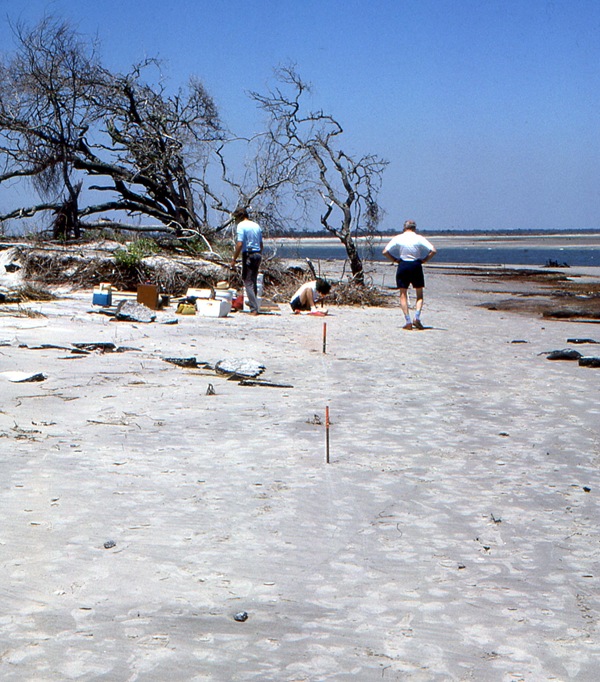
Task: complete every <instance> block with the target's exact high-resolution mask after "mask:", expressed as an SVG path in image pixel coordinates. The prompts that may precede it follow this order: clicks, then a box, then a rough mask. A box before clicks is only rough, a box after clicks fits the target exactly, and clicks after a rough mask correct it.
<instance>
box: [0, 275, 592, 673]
mask: <svg viewBox="0 0 600 682" xmlns="http://www.w3.org/2000/svg"><path fill="white" fill-rule="evenodd" d="M592 274H593V273H592ZM373 276H374V278H375V279H376V280H377V281H378V282H381V281H383V283H384V284H386V283H387V284H389V283H391V281H392V269H391V268H386V266H384V265H382V266H378V270H377V272H375V273H374V275H373ZM384 278H385V279H384ZM426 278H427V289H426V306H425V309H424V314H423V322H424V324H425V326H426V327H427V329H426V330H425V331H422V332H421V331H412V332H405V331H402V329H401V326H402V324H403V320H402V316H401V314H400V311H399V308H398V307H397V306H395V307H390V308H379V309H374V308H362V309H361V308H335V309H333V310H332V311H331V314H330V315H329V316H328V317H327V318H325V319H323V318H316V317H307V316H294V315H291V314H290V313H289V312H288V310H287V309H286V308H285V307H284V306H282V307H281V314H271V315H260V316H258V317H251V316H249V315H244V314H236V315H232V316H230V317H228V318H224V319H211V318H199V317H185V316H181V317H180V318H179V323H178V324H177V325H175V326H168V325H162V324H157V323H153V324H133V323H129V322H113V321H111V320H110V319H109V318H107V317H106V316H102V315H99V314H97V313H94V314H90V313H89V312H88V311H89V310H90V309H91V305H90V303H91V293H90V292H77V293H72V294H70V295H69V296H68V297H67V298H64V299H62V300H59V301H55V302H44V303H36V304H32V305H31V306H30V307H32V308H35V309H36V310H38V311H40V312H42V313H43V314H44V315H45V317H40V318H26V317H18V318H17V317H7V316H2V317H0V342H2V346H1V347H0V371H9V370H13V371H14V370H18V371H23V372H31V373H36V372H43V373H44V374H45V375H46V377H47V378H46V380H45V381H42V382H37V383H12V382H10V381H8V380H6V379H5V378H4V377H1V376H0V385H1V387H2V408H1V411H0V462H1V471H2V477H1V482H0V485H1V496H0V504H1V510H2V518H3V521H4V522H3V525H2V529H1V530H0V568H1V576H2V577H1V578H0V584H1V587H2V595H3V602H4V608H3V613H2V614H1V615H0V678H1V679H3V680H15V681H16V680H18V681H19V682H21V681H22V680H36V681H42V680H43V681H46V680H48V681H49V680H86V681H87V680H111V682H112V681H121V680H123V681H125V680H127V681H133V680H144V681H149V680H151V681H156V682H159V681H160V682H162V681H164V680H182V681H183V680H186V681H188V680H203V681H204V680H211V681H214V682H224V681H227V682H228V681H242V680H243V681H246V680H261V682H264V681H271V680H272V681H277V682H281V681H287V682H300V681H310V682H315V681H317V680H335V681H344V680H348V681H349V680H360V681H361V682H362V681H365V682H371V681H376V680H377V681H379V680H384V682H385V681H389V680H410V681H413V680H415V681H416V680H418V681H421V680H477V681H480V680H485V681H488V680H499V681H500V680H502V681H507V680H511V681H512V680H515V681H516V680H526V681H527V682H531V681H537V680H540V681H541V680H571V679H572V680H578V681H582V680H583V681H586V682H587V681H589V682H595V680H596V679H597V676H598V666H599V662H600V639H599V637H598V617H599V614H600V598H599V596H598V595H599V589H598V587H599V577H600V533H599V531H598V518H599V511H600V470H599V464H600V437H599V432H598V424H599V422H600V420H599V414H600V408H599V405H598V385H599V383H598V382H599V379H600V374H599V372H600V370H595V369H589V368H584V367H580V366H578V364H577V362H551V361H548V360H547V359H546V357H545V355H543V353H545V352H547V351H551V350H554V349H562V348H566V347H575V346H570V345H569V344H568V343H567V339H568V338H572V337H579V338H595V339H597V340H599V341H600V327H599V326H598V325H597V324H593V323H592V322H575V321H567V320H548V319H544V318H541V317H539V316H537V315H525V314H519V313H514V312H505V311H501V310H488V309H486V308H485V307H481V306H480V305H479V304H481V303H482V302H486V301H489V299H490V297H492V298H493V297H494V296H495V294H494V293H493V291H492V290H493V289H494V287H493V286H492V285H486V286H482V284H481V282H478V281H475V279H474V278H473V277H471V276H465V275H449V274H448V273H447V272H446V271H445V270H443V269H436V268H434V267H431V268H428V269H427V274H426ZM171 310H172V309H171ZM324 322H326V324H327V327H326V330H327V346H326V353H323V324H324ZM516 341H519V343H515V342H516ZM76 342H81V343H92V342H94V343H97V342H112V343H114V344H116V345H117V346H121V347H123V346H125V347H128V348H130V350H125V351H124V352H120V353H92V354H90V355H85V356H75V355H73V354H72V353H70V352H69V351H68V350H60V349H56V348H38V349H35V348H34V347H35V346H41V345H43V344H53V345H60V346H64V347H66V348H68V347H70V346H71V344H73V343H76ZM576 347H577V349H578V350H579V351H580V352H582V353H584V354H590V355H600V346H597V345H592V344H588V345H583V346H576ZM166 356H169V357H191V356H193V357H196V358H197V359H198V360H201V361H207V362H209V363H215V362H216V361H218V360H220V359H223V358H228V357H240V358H252V359H255V360H257V361H259V362H261V363H262V364H264V365H265V367H266V370H265V372H264V374H263V375H262V377H261V378H262V379H264V380H267V381H271V382H274V383H280V384H291V385H292V386H293V388H274V387H257V386H253V387H251V386H240V385H239V384H238V383H237V382H232V381H227V380H226V379H225V378H223V377H218V376H216V375H215V374H214V373H212V372H208V371H206V370H203V369H184V368H181V367H177V366H175V365H173V364H170V363H166V362H164V360H163V359H162V358H163V357H166ZM209 385H210V386H211V387H212V389H213V390H214V394H212V395H209V394H208V393H210V391H209V390H208V389H209ZM326 407H329V410H330V419H331V426H330V429H329V451H330V463H329V464H327V463H326V461H325V456H326V430H325V426H324V421H325V408H326ZM240 612H246V613H247V615H248V618H247V620H245V621H244V622H237V621H236V620H235V619H234V615H235V614H238V613H240Z"/></svg>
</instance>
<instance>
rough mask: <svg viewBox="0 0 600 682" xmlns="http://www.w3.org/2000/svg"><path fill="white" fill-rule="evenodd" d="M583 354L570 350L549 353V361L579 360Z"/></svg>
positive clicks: (564, 349)
mask: <svg viewBox="0 0 600 682" xmlns="http://www.w3.org/2000/svg"><path fill="white" fill-rule="evenodd" d="M580 357H581V353H580V352H579V351H576V350H572V349H570V348H563V349H562V350H553V351H550V352H549V353H548V356H547V358H548V360H579V358H580Z"/></svg>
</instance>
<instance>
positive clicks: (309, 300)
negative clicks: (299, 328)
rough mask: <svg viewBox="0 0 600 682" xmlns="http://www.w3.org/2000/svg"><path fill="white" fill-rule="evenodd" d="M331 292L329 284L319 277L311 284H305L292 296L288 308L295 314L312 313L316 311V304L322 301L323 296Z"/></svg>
mask: <svg viewBox="0 0 600 682" xmlns="http://www.w3.org/2000/svg"><path fill="white" fill-rule="evenodd" d="M330 291H331V284H330V283H329V282H328V281H327V280H326V279H322V278H321V277H319V278H318V279H316V280H313V281H312V282H306V284H303V285H302V286H301V287H300V288H299V289H298V291H297V292H296V293H295V294H294V295H293V296H292V300H291V301H290V306H291V307H292V310H293V311H294V313H295V314H298V313H300V312H302V311H307V312H313V311H316V309H317V307H316V304H317V303H318V302H319V301H322V300H323V299H324V298H325V296H327V294H328V293H329V292H330Z"/></svg>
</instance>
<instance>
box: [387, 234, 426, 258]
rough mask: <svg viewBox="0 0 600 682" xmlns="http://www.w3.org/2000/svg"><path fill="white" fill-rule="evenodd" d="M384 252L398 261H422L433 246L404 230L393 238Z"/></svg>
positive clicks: (421, 237)
mask: <svg viewBox="0 0 600 682" xmlns="http://www.w3.org/2000/svg"><path fill="white" fill-rule="evenodd" d="M384 251H387V252H388V253H389V254H390V255H391V256H393V257H394V258H398V259H399V260H408V261H415V260H423V259H424V258H427V256H428V255H429V253H430V252H431V251H433V244H432V243H431V242H430V241H428V240H427V239H425V237H423V236H422V235H420V234H417V233H416V232H415V231H414V230H405V231H404V232H402V233H401V234H397V235H396V236H395V237H393V239H391V240H390V241H389V242H388V245H387V246H386V247H385V249H384Z"/></svg>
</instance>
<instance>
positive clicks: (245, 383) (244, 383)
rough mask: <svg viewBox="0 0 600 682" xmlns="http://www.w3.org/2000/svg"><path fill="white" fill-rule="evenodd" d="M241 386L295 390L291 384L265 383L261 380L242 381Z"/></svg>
mask: <svg viewBox="0 0 600 682" xmlns="http://www.w3.org/2000/svg"><path fill="white" fill-rule="evenodd" d="M239 385H240V386H266V387H268V388H294V387H293V386H292V385H291V384H277V383H275V382H274V381H264V380H261V379H242V380H241V381H240V382H239Z"/></svg>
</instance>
